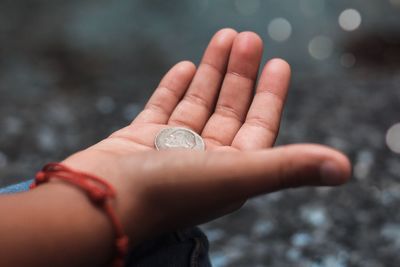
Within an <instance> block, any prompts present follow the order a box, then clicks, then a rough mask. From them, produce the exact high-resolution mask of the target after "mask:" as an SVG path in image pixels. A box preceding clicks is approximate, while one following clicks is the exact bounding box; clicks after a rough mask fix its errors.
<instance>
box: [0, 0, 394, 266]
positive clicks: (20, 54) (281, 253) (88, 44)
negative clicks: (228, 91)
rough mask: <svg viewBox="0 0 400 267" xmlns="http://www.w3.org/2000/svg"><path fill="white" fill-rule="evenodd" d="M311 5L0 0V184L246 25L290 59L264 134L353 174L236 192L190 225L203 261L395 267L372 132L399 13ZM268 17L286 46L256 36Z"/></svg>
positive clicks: (81, 136)
mask: <svg viewBox="0 0 400 267" xmlns="http://www.w3.org/2000/svg"><path fill="white" fill-rule="evenodd" d="M317 2H318V1H312V0H301V1H288V0H285V1H279V2H277V1H256V0H252V1H240V0H238V1H226V0H224V1H215V2H213V1H205V0H203V1H190V2H183V1H177V0H175V1H118V2H113V1H112V2H110V1H89V0H88V1H72V0H71V1H52V2H51V3H50V2H49V1H33V0H30V1H29V0H24V1H0V22H1V23H0V33H1V34H0V129H1V131H0V186H3V185H7V184H11V183H13V182H16V181H21V180H23V179H28V178H30V177H32V175H33V174H34V172H35V170H37V169H38V168H39V167H40V166H42V165H43V164H44V163H46V162H48V161H55V160H61V159H62V158H64V157H65V156H67V155H68V154H70V153H72V152H74V151H76V150H79V149H81V148H84V147H86V146H88V145H90V144H92V143H94V142H96V141H98V140H100V139H101V138H103V137H105V136H107V135H108V134H109V133H111V132H112V131H113V130H115V129H118V128H120V127H122V126H124V125H125V124H127V123H128V122H129V121H130V120H131V119H132V118H133V117H134V116H135V115H136V114H137V112H138V111H139V110H140V109H141V107H142V106H143V104H144V101H145V99H146V98H147V97H148V96H149V95H150V93H151V91H152V90H153V88H154V87H155V86H156V84H157V82H158V80H159V79H160V77H161V75H162V74H163V73H164V72H165V71H166V70H167V69H168V68H169V67H170V66H171V65H172V64H174V63H175V62H176V61H178V60H182V59H190V60H193V61H195V62H198V61H199V58H200V55H201V53H202V50H203V49H204V47H205V45H206V43H207V41H208V39H209V38H210V36H211V35H212V33H213V32H214V31H215V30H217V29H219V28H221V27H225V26H230V27H235V28H237V29H238V30H244V29H250V30H254V31H256V32H258V33H259V34H260V35H261V36H262V37H263V39H264V40H265V42H266V45H265V48H266V56H265V57H266V58H270V57H274V56H281V57H285V58H287V59H288V60H289V62H290V63H291V64H292V66H293V73H294V77H293V82H292V86H291V91H290V94H289V98H288V104H287V107H286V110H285V114H284V118H283V123H282V128H281V133H280V137H279V139H278V144H288V143H299V142H315V143H322V144H327V145H331V146H333V147H336V148H338V149H340V150H342V151H344V152H345V153H346V154H348V155H349V157H350V158H351V160H352V162H353V164H354V175H353V177H352V180H351V181H350V182H349V183H348V184H347V185H345V186H342V187H340V188H335V189H330V188H317V189H296V190H288V191H285V192H278V193H273V194H270V195H268V196H264V197H259V198H256V199H253V200H250V201H249V202H248V203H247V204H246V205H245V206H244V207H243V208H242V209H241V210H240V211H239V212H236V213H234V214H232V215H230V216H226V217H224V218H221V219H219V220H217V221H214V222H211V223H209V224H206V225H204V226H202V227H203V229H204V230H205V231H206V233H207V234H208V236H209V238H210V241H211V244H212V251H211V258H212V261H213V263H214V266H216V267H222V266H253V267H258V266H273V267H278V266H279V267H280V266H284V267H286V266H288V267H289V266H294V267H298V266H300V267H302V266H305V267H345V266H346V267H350V266H361V267H380V266H385V267H386V266H388V267H392V266H393V267H397V266H398V262H400V256H399V255H400V253H399V251H400V216H399V213H398V210H399V207H400V185H399V177H400V175H399V174H400V161H399V155H398V154H395V153H393V152H391V151H390V150H389V149H388V147H387V145H386V142H385V136H386V132H387V130H388V129H389V128H390V127H391V126H392V125H393V124H395V123H397V122H399V121H400V117H399V114H400V108H399V104H398V103H399V102H400V68H399V66H400V60H399V59H400V57H399V55H400V42H399V35H398V31H397V30H396V26H397V28H398V26H399V25H400V22H399V18H400V16H398V15H399V9H396V7H393V6H390V4H389V1H381V2H379V3H378V2H377V1H371V0H368V1H352V3H351V4H349V2H348V1H335V4H333V2H327V1H323V0H321V1H320V2H318V3H317ZM392 2H393V3H395V2H396V1H392ZM321 3H325V4H321ZM299 4H300V8H299V6H298V5H299ZM349 7H354V8H357V9H358V10H359V11H360V13H361V14H362V16H363V23H362V27H361V28H360V29H359V30H357V31H355V32H352V33H347V32H344V31H342V30H341V29H340V28H339V26H338V24H337V17H338V15H339V14H340V12H341V11H342V10H343V9H346V8H349ZM249 14H250V15H249ZM275 17H284V18H286V19H287V20H288V21H289V22H291V25H292V33H291V36H290V39H289V40H288V41H286V42H283V43H277V42H274V41H273V40H271V38H270V36H268V34H267V30H266V29H267V25H268V23H269V21H270V20H272V19H273V18H275ZM321 34H322V35H324V36H326V37H328V38H330V40H331V42H332V43H331V45H332V49H331V51H328V52H329V53H328V58H327V59H325V60H320V61H319V60H315V59H313V58H312V56H310V54H309V51H308V46H307V44H308V42H309V40H310V39H312V38H313V37H314V36H318V35H321ZM321 49H322V52H321V51H319V52H320V53H326V47H325V48H321ZM324 49H325V52H324ZM328 50H329V49H328ZM344 54H346V55H349V54H351V55H352V56H354V57H355V59H356V63H355V64H354V65H353V64H352V63H351V62H350V63H349V62H347V61H346V62H343V55H344ZM350 61H351V60H350Z"/></svg>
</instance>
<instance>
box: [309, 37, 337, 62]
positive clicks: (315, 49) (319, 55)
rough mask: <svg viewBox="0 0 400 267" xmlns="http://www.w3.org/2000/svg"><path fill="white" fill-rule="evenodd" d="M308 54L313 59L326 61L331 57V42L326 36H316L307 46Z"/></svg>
mask: <svg viewBox="0 0 400 267" xmlns="http://www.w3.org/2000/svg"><path fill="white" fill-rule="evenodd" d="M308 52H309V53H310V55H311V56H312V57H313V58H315V59H318V60H324V59H327V58H329V57H330V56H331V55H332V52H333V41H332V40H331V39H330V38H329V37H327V36H324V35H318V36H316V37H314V38H313V39H312V40H311V41H310V43H309V44H308Z"/></svg>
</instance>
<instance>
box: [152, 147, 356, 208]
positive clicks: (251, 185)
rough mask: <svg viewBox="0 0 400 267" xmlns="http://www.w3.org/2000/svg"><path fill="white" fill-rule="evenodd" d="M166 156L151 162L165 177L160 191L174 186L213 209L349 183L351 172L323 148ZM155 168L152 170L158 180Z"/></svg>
mask: <svg viewBox="0 0 400 267" xmlns="http://www.w3.org/2000/svg"><path fill="white" fill-rule="evenodd" d="M166 153H168V157H166V156H165V155H166V154H164V153H157V154H156V155H155V154H154V153H153V154H152V158H151V161H152V162H157V164H158V165H157V166H158V167H159V168H160V169H162V172H163V177H164V178H163V182H160V180H157V187H159V188H160V189H162V188H164V189H165V188H171V189H172V191H173V194H175V195H176V196H179V197H187V200H188V201H189V200H190V199H192V198H198V197H199V196H200V197H201V198H199V199H197V201H198V202H202V201H210V203H214V204H215V205H218V203H222V202H224V203H225V204H229V203H231V202H232V203H234V202H237V201H238V200H243V199H246V198H249V197H253V196H257V195H260V194H265V193H269V192H273V191H277V190H282V189H285V188H292V187H300V186H334V185H339V184H342V183H344V182H346V181H347V180H348V178H349V176H350V172H351V170H350V169H351V167H350V163H349V160H348V159H347V158H346V157H345V156H344V155H343V154H341V153H340V152H338V151H336V150H333V149H330V148H327V147H323V146H319V145H289V146H283V147H278V148H274V149H269V150H259V151H251V152H250V151H249V152H215V151H214V152H208V153H194V152H189V153H188V152H173V153H170V152H166ZM154 157H156V160H155V158H154ZM157 169H158V168H154V170H155V173H154V174H153V175H154V176H156V175H157V173H158V172H159V171H158V170H157ZM153 175H150V176H153ZM149 182H150V183H152V182H153V181H152V180H151V179H150V180H149ZM160 183H161V184H160ZM162 183H164V184H162ZM164 189H162V190H164ZM158 193H159V194H160V192H158ZM182 194H183V195H182Z"/></svg>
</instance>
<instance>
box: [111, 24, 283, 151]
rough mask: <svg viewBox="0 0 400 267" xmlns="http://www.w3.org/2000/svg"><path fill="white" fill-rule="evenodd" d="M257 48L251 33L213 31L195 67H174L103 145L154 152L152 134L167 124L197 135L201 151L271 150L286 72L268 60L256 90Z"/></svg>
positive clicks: (258, 42) (258, 43)
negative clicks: (203, 148) (126, 123)
mask: <svg viewBox="0 0 400 267" xmlns="http://www.w3.org/2000/svg"><path fill="white" fill-rule="evenodd" d="M262 46H263V45H262V41H261V39H260V38H259V37H258V36H257V35H256V34H254V33H249V32H246V33H241V34H237V33H236V32H235V31H233V30H230V29H226V30H221V31H219V32H218V33H217V34H216V35H215V36H214V37H213V39H212V40H211V41H210V44H209V45H208V47H207V50H206V51H205V53H204V56H203V59H202V62H201V64H200V66H199V68H198V69H197V70H196V69H195V67H194V65H193V64H192V63H190V62H181V63H179V64H177V65H176V66H174V67H173V68H172V69H171V70H170V71H169V72H168V73H167V74H166V75H165V77H164V78H163V79H162V81H161V82H160V85H159V87H158V88H157V89H156V90H155V92H154V94H153V96H152V97H151V98H150V100H149V102H148V103H147V105H146V107H145V108H144V110H143V111H142V112H141V113H140V114H139V115H138V116H137V118H136V119H135V120H134V121H133V122H132V124H131V125H129V126H128V127H126V128H124V129H122V130H119V131H117V132H116V133H114V134H113V135H112V136H111V137H110V138H108V139H106V143H107V146H109V145H111V144H112V147H113V149H115V146H119V147H120V149H122V150H129V151H130V152H132V150H149V149H154V138H155V136H156V134H157V133H158V132H159V131H160V130H161V129H163V128H165V127H170V126H183V127H187V128H190V129H192V130H194V131H196V132H197V133H199V134H201V136H202V137H203V139H204V141H205V143H206V148H207V149H235V150H249V149H262V148H267V147H270V146H272V145H273V143H274V141H275V138H276V135H277V132H278V128H279V121H280V116H281V111H282V107H283V103H284V100H285V97H286V90H287V86H288V83H289V79H290V68H289V66H288V64H287V63H286V62H284V61H282V60H273V61H271V62H270V63H268V64H267V65H266V67H265V68H264V70H263V71H262V74H261V77H260V79H259V81H258V84H257V86H256V83H257V73H258V69H259V64H260V61H261V56H262ZM254 88H256V93H255V94H254V90H253V89H254ZM120 151H121V150H120Z"/></svg>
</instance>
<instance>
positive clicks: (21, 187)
mask: <svg viewBox="0 0 400 267" xmlns="http://www.w3.org/2000/svg"><path fill="white" fill-rule="evenodd" d="M32 182H33V180H28V181H25V182H21V183H18V184H13V185H10V186H7V187H3V188H0V194H12V193H17V192H22V191H28V190H29V185H30V184H31V183H32Z"/></svg>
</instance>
